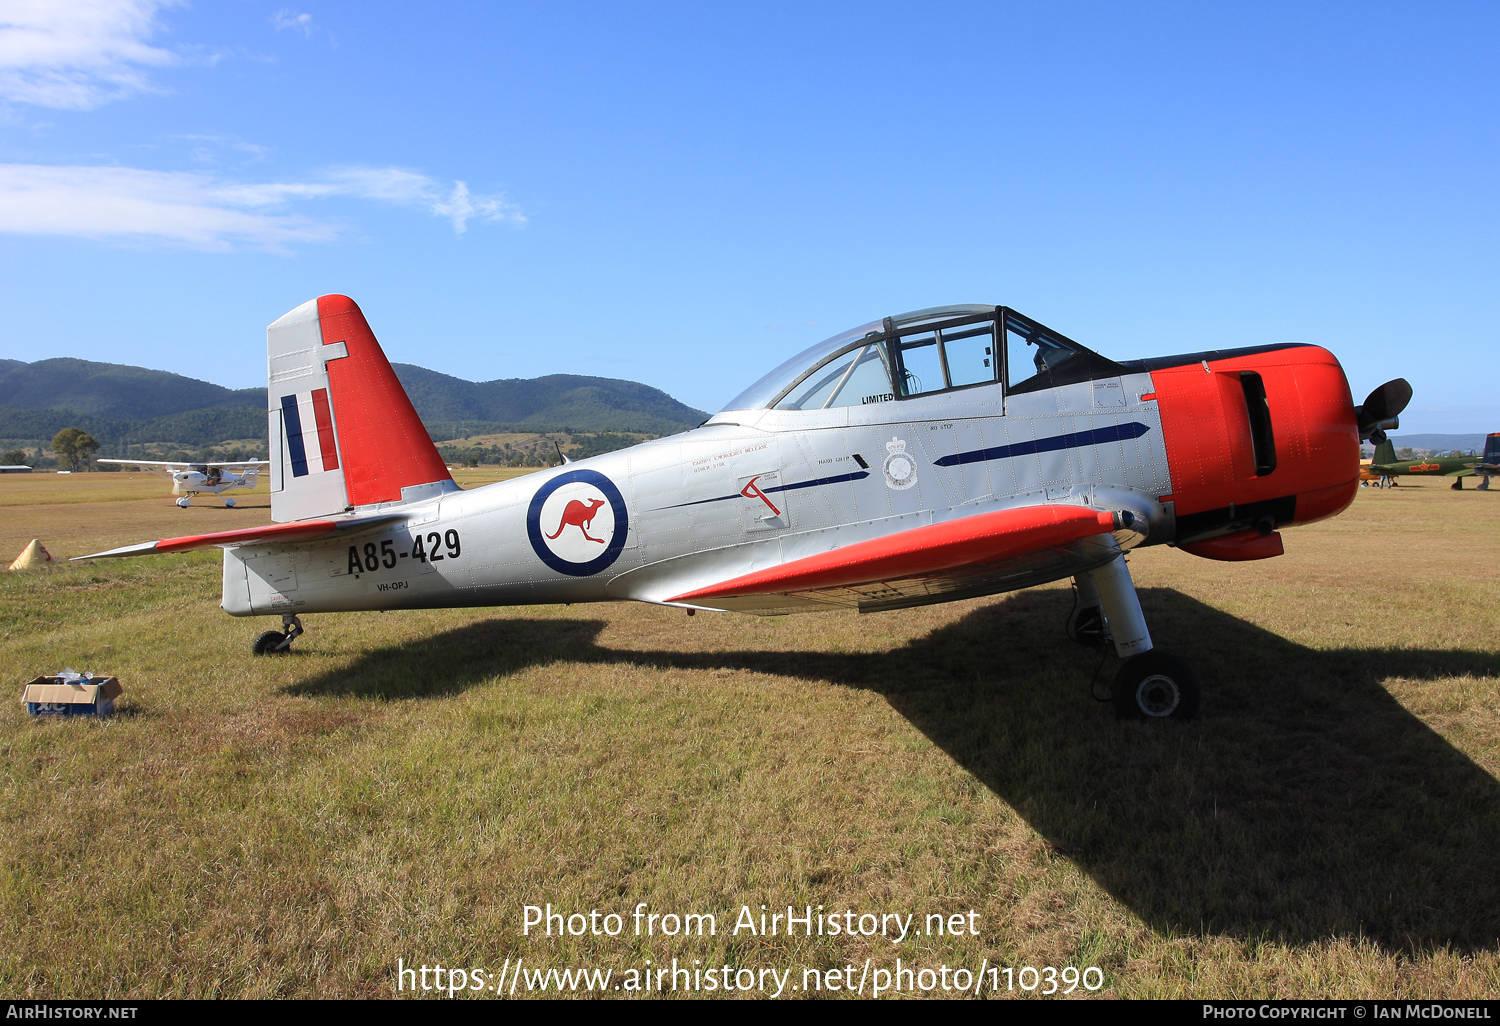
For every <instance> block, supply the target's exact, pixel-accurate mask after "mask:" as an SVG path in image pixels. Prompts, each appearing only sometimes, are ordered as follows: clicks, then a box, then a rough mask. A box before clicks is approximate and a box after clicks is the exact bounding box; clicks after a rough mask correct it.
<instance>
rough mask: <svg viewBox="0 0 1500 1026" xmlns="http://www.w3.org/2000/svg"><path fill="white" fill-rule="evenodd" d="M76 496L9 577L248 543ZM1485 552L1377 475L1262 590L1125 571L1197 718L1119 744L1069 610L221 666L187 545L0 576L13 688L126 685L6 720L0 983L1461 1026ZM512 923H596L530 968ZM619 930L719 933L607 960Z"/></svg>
mask: <svg viewBox="0 0 1500 1026" xmlns="http://www.w3.org/2000/svg"><path fill="white" fill-rule="evenodd" d="M494 473H495V472H494V471H485V472H479V474H480V476H478V477H475V478H474V479H473V480H472V481H469V482H468V483H469V484H471V485H472V484H479V483H483V482H484V481H488V480H493V479H494V477H493V475H494ZM485 474H488V475H490V476H488V477H485V476H484V475H485ZM90 477H91V478H96V479H102V478H104V477H105V475H90ZM109 477H110V478H112V479H114V480H111V481H96V480H88V479H84V480H82V481H80V480H70V479H68V478H56V477H55V476H51V475H48V476H47V477H42V476H37V477H35V478H31V479H27V480H25V481H24V482H22V485H21V488H22V489H27V490H26V491H24V492H23V491H21V490H16V491H8V492H7V491H6V489H8V488H9V487H10V485H11V482H10V481H8V480H3V479H0V505H4V507H5V508H4V509H3V510H0V524H3V533H0V540H3V543H4V544H5V545H6V546H8V549H7V550H6V551H12V550H13V551H19V549H20V546H21V545H23V544H24V543H25V542H26V541H28V540H30V538H31V537H33V536H37V537H40V538H41V539H42V541H43V542H44V543H45V544H47V545H48V546H49V548H50V549H51V550H52V551H53V553H54V555H72V554H76V553H78V552H83V551H92V550H93V549H94V548H95V547H99V548H102V547H107V546H110V545H119V544H125V543H128V542H132V541H141V540H145V539H149V538H154V537H162V536H164V535H169V534H185V533H195V532H197V531H199V530H213V529H219V527H220V525H221V524H233V525H239V524H242V523H249V522H253V521H254V519H255V518H259V519H262V520H263V519H265V518H266V517H267V516H268V512H269V511H268V510H267V509H266V508H265V504H266V502H267V499H266V498H265V496H263V495H249V496H246V497H245V499H244V503H243V507H242V508H241V509H240V510H238V511H225V510H222V509H218V508H216V507H217V503H216V502H215V500H212V499H209V500H206V501H205V502H204V504H203V506H202V508H199V507H195V508H193V509H190V510H186V511H183V510H178V509H176V508H175V507H171V506H170V505H169V500H168V499H166V498H164V497H163V496H164V495H165V489H164V488H163V487H162V486H161V483H160V482H157V483H156V488H157V493H160V494H157V493H150V494H145V493H141V492H139V491H137V490H135V489H136V483H135V482H128V481H123V480H120V478H122V477H123V475H109ZM23 499H24V500H25V501H22V500H23ZM181 525H190V526H187V527H183V526H181ZM1497 527H1500V494H1484V493H1475V492H1473V491H1472V490H1468V491H1465V492H1463V493H1453V492H1451V491H1449V490H1448V489H1447V488H1446V487H1444V486H1443V485H1442V483H1441V482H1438V483H1433V484H1428V483H1422V484H1414V485H1405V484H1403V485H1402V486H1401V487H1400V488H1398V489H1394V490H1390V491H1383V492H1382V491H1368V490H1366V491H1361V492H1360V494H1359V496H1358V498H1357V499H1356V501H1355V504H1354V506H1353V508H1352V509H1350V510H1349V511H1348V512H1347V513H1345V514H1344V515H1343V516H1341V517H1339V518H1337V519H1335V520H1333V521H1330V522H1327V523H1324V524H1320V525H1314V526H1312V527H1308V528H1299V529H1294V530H1291V531H1289V532H1287V533H1286V534H1285V536H1284V537H1285V540H1286V547H1287V555H1285V556H1284V557H1281V558H1278V559H1273V560H1266V561H1264V562H1259V563H1249V564H1227V563H1215V562H1211V561H1207V560H1201V559H1196V558H1193V557H1190V556H1188V555H1186V554H1184V553H1181V552H1178V551H1175V550H1168V549H1165V548H1161V549H1151V550H1147V551H1142V552H1139V553H1137V554H1136V555H1134V556H1133V557H1132V560H1131V567H1132V571H1133V573H1134V575H1135V578H1136V581H1137V584H1138V585H1139V586H1140V588H1141V589H1142V601H1143V604H1144V606H1145V608H1146V612H1147V616H1148V619H1149V622H1150V624H1151V628H1152V631H1153V634H1154V636H1155V638H1156V640H1157V643H1158V645H1160V646H1161V647H1163V648H1167V649H1170V650H1172V651H1174V652H1176V653H1177V654H1179V655H1181V656H1183V657H1185V658H1186V659H1188V660H1189V661H1191V662H1192V663H1193V664H1194V665H1195V666H1196V667H1197V669H1198V670H1199V672H1200V675H1201V676H1202V677H1203V680H1204V688H1205V696H1204V701H1203V712H1202V716H1201V718H1200V719H1199V720H1198V721H1196V722H1194V723H1190V724H1165V725H1162V724H1158V725H1150V726H1147V725H1139V724H1119V723H1116V722H1115V721H1114V720H1113V719H1112V718H1111V717H1110V715H1109V713H1108V711H1107V707H1106V706H1102V705H1099V704H1097V703H1095V702H1093V701H1091V700H1090V697H1089V681H1090V678H1091V676H1092V675H1093V674H1094V672H1095V669H1096V667H1097V666H1098V661H1099V657H1098V655H1097V654H1096V653H1094V652H1092V651H1091V650H1086V649H1083V648H1079V647H1077V646H1075V645H1073V644H1072V643H1070V642H1068V641H1067V640H1066V639H1065V638H1064V637H1063V629H1062V626H1063V620H1064V617H1065V615H1066V614H1067V612H1068V610H1069V606H1070V594H1069V591H1068V589H1067V588H1066V587H1065V586H1053V587H1047V588H1039V589H1033V590H1029V591H1025V592H1020V593H1016V594H1013V595H1009V596H1000V597H996V598H992V599H984V600H976V601H968V602H960V603H954V604H950V605H945V606H936V607H929V608H926V609H918V610H908V611H901V612H889V613H880V614H875V615H870V616H864V617H860V616H857V615H854V614H845V613H825V614H818V615H811V616H802V617H786V618H776V619H761V618H754V617H739V616H733V615H728V614H725V615H709V614H700V615H698V616H695V617H692V618H688V617H686V616H684V615H683V613H682V612H681V611H679V610H669V609H664V608H659V607H650V606H640V605H630V604H619V605H597V606H572V607H529V608H513V609H494V610H458V611H435V612H421V613H401V614H397V613H392V614H347V615H326V616H313V617H308V633H307V635H306V636H305V637H304V638H302V639H301V640H300V641H299V642H298V649H297V651H296V652H295V653H294V654H292V655H290V656H288V657H284V658H272V659H252V658H251V657H250V656H249V643H250V640H251V638H252V637H253V636H254V634H255V633H256V632H257V631H258V630H261V629H264V628H266V627H269V626H271V625H272V624H273V621H271V620H237V619H232V618H229V617H226V616H224V615H223V614H222V613H220V612H219V610H218V609H217V608H216V603H217V601H218V589H219V568H218V554H217V553H216V552H212V553H200V554H189V555H184V556H163V557H151V558H148V559H140V560H131V561H119V562H110V563H100V564H95V565H83V564H72V565H65V566H60V567H57V568H55V569H49V570H44V571H39V572H35V573H27V574H0V631H3V637H0V655H3V665H4V666H5V667H6V671H5V673H6V676H7V679H8V680H9V681H10V683H11V685H12V686H13V687H14V688H15V692H13V693H18V692H19V686H20V684H21V683H23V682H24V681H25V680H27V679H29V678H31V677H32V676H35V675H37V674H41V673H45V672H51V671H54V670H56V669H59V668H61V667H63V666H65V665H68V666H73V667H75V668H78V669H85V668H88V669H92V670H95V671H98V672H108V673H113V674H117V675H118V676H119V677H120V678H121V680H122V681H123V683H124V685H125V688H126V691H125V695H124V696H123V699H122V702H121V711H120V713H119V714H118V715H117V716H116V717H114V718H113V719H112V720H110V721H107V722H105V723H102V724H100V723H87V722H36V721H32V720H30V719H29V718H28V717H27V716H26V715H25V711H24V708H23V707H22V706H21V705H20V704H19V703H17V702H15V701H12V702H10V703H8V704H4V705H0V779H3V787H4V802H3V805H0V817H3V818H0V874H3V878H0V938H3V943H0V993H3V994H5V995H7V996H13V997H21V996H26V997H38V998H41V997H63V996H75V995H91V996H111V997H124V996H137V997H148V996H253V997H269V996H360V997H378V996H387V995H391V994H392V993H393V990H394V987H395V986H396V982H397V978H396V965H397V959H398V958H400V959H402V960H404V964H405V965H408V966H410V965H413V964H423V963H425V964H429V965H431V964H434V963H441V964H442V965H443V966H444V967H453V966H456V967H465V968H478V969H484V970H487V971H489V972H490V973H499V972H500V971H501V969H502V966H503V965H505V964H507V963H506V960H507V959H510V960H511V963H510V964H511V965H512V966H513V965H514V960H515V959H518V958H519V959H523V960H524V964H525V965H526V967H527V968H528V969H529V968H539V969H544V968H549V967H556V968H563V967H579V968H595V967H597V968H599V969H606V968H607V969H610V970H612V971H613V972H614V973H615V974H616V975H615V976H614V977H613V979H614V981H615V982H619V981H620V980H621V979H622V977H621V975H620V974H621V973H623V972H625V971H626V970H629V969H631V968H636V969H640V968H643V967H644V965H645V962H646V960H647V959H649V960H651V962H652V965H653V966H654V967H659V966H662V965H664V964H668V965H669V964H670V962H671V960H672V959H673V958H674V957H675V958H677V959H678V960H679V963H681V964H682V965H684V966H688V965H691V964H692V963H694V961H695V960H696V961H697V962H698V963H701V966H702V967H705V968H706V967H709V966H717V965H722V964H725V963H727V964H729V965H730V966H731V968H732V969H739V968H742V967H744V968H750V969H762V968H767V967H771V968H775V969H776V970H777V971H778V972H784V971H787V970H790V971H791V976H790V978H789V982H788V985H787V986H788V990H787V992H786V995H789V996H802V995H803V994H805V991H800V990H798V991H792V990H791V989H790V988H791V987H797V986H801V985H802V984H803V983H804V981H805V980H806V979H807V977H805V976H804V975H803V970H804V969H805V968H815V969H821V970H830V969H835V968H838V969H842V968H843V967H845V966H852V967H853V970H852V977H853V980H854V981H858V979H859V978H860V974H861V967H862V966H864V965H865V962H866V959H869V960H870V965H871V966H873V967H874V968H877V969H881V968H883V969H886V970H890V969H894V968H895V962H896V959H897V958H898V957H899V958H901V959H902V960H903V964H904V965H905V966H907V967H917V968H931V969H934V970H936V969H938V967H939V966H941V965H944V964H946V965H947V966H949V967H954V966H965V967H968V968H969V970H970V971H973V970H975V969H978V968H979V967H980V966H981V965H982V964H988V965H990V966H995V965H999V966H1001V967H1011V968H1013V969H1020V968H1021V967H1023V966H1028V965H1029V966H1036V967H1045V966H1053V967H1057V968H1062V967H1066V966H1074V967H1085V966H1097V967H1099V968H1100V969H1101V970H1102V971H1103V979H1104V986H1103V988H1102V989H1100V990H1099V991H1097V993H1100V994H1104V995H1110V996H1126V997H1155V996H1160V997H1209V996H1216V997H1263V996H1269V997H1299V996H1345V997H1348V996H1360V997H1409V998H1429V997H1494V996H1496V995H1497V994H1500V782H1497V773H1500V612H1497V609H1496V602H1495V598H1496V595H1495V583H1494V582H1495V568H1496V566H1497V564H1500V531H1497ZM1113 667H1114V662H1113V659H1111V660H1110V661H1109V662H1108V663H1106V665H1105V666H1104V668H1103V672H1104V674H1105V675H1108V674H1109V673H1111V672H1112V670H1113ZM549 902H550V903H551V904H552V906H553V907H554V909H560V910H563V911H565V912H582V913H585V914H587V913H588V912H589V911H590V910H591V909H598V910H599V911H600V912H601V914H603V913H608V912H613V913H617V914H620V915H622V916H624V917H625V918H624V920H623V922H624V924H625V927H624V932H623V933H622V934H621V935H620V936H618V937H607V936H593V935H585V936H566V937H558V936H553V937H551V938H547V937H545V936H536V935H530V936H523V934H522V915H523V907H524V906H526V905H542V904H545V903H549ZM641 902H645V903H647V904H648V906H649V908H648V911H649V912H659V913H669V912H670V913H677V914H679V915H680V914H684V913H688V912H698V913H714V914H715V915H716V916H717V931H716V934H715V935H714V936H712V937H707V936H704V937H699V936H693V937H684V936H680V935H679V936H677V937H662V936H660V935H654V936H651V937H637V936H634V935H633V930H632V926H631V919H630V912H631V911H632V910H633V909H634V908H635V907H636V906H637V904H638V903H641ZM788 904H791V905H794V906H796V907H797V908H798V909H799V910H800V909H802V908H803V907H804V906H806V905H812V906H815V907H816V906H819V905H821V906H824V909H825V912H831V911H834V910H837V911H839V912H843V911H844V910H846V909H852V910H853V911H854V912H855V913H856V916H857V915H858V914H861V913H872V914H883V913H900V914H902V915H905V914H908V913H914V914H915V916H916V918H915V920H914V922H915V923H916V924H917V925H918V926H919V927H920V925H921V924H922V923H924V922H925V921H926V920H925V917H926V916H927V915H928V914H932V913H943V914H952V913H968V912H969V911H970V910H973V912H974V913H975V917H974V919H973V920H967V919H966V920H965V922H966V923H968V922H972V923H974V924H975V925H976V928H977V936H973V935H969V934H967V933H965V934H964V935H959V936H941V937H939V936H932V935H919V936H909V937H908V938H907V939H906V940H905V941H904V942H902V943H900V944H895V943H893V942H892V941H891V940H888V939H885V938H883V937H880V936H874V937H870V936H855V937H852V938H851V937H846V936H838V937H832V936H823V937H817V936H814V937H810V938H809V937H802V936H796V937H787V936H785V935H781V934H779V935H777V936H760V935H758V934H757V935H752V934H749V933H748V932H747V931H744V930H741V931H740V932H739V933H737V934H735V933H732V932H731V931H732V928H733V925H734V923H735V921H736V918H737V916H738V914H739V911H740V909H741V906H749V907H750V909H751V910H752V912H753V913H754V914H756V915H757V916H758V915H759V911H760V906H762V905H766V906H770V911H775V910H777V908H778V906H779V907H780V908H781V909H782V910H783V911H784V908H785V906H786V905H788ZM491 979H493V977H491ZM822 979H823V980H824V982H825V983H826V982H828V977H826V976H825V977H823V978H822ZM1013 979H1014V977H1013ZM987 980H988V978H986V981H987ZM998 980H999V984H1000V987H1001V994H1002V995H1004V994H1005V990H1004V988H1005V983H1006V977H1005V976H1004V975H1000V976H999V977H998ZM772 989H774V988H772ZM985 989H986V991H987V990H988V983H987V982H986V985H985ZM525 992H526V985H525V984H524V983H523V984H522V987H521V989H520V990H519V991H518V992H517V995H518V996H519V995H520V994H522V993H525ZM622 993H623V992H622ZM720 993H722V992H720ZM820 993H822V994H823V995H825V996H833V992H832V991H830V990H827V989H825V990H823V991H821V992H820ZM838 993H839V994H840V995H842V994H843V993H844V992H843V991H839V992H838ZM865 993H866V994H868V993H869V987H868V986H867V987H866V990H865ZM930 993H936V994H941V993H942V990H941V988H938V989H935V990H934V991H931V992H930ZM1010 993H1011V994H1013V995H1014V996H1024V992H1023V991H1021V990H1020V989H1016V990H1014V991H1012V992H1010ZM1081 993H1082V991H1081V989H1080V990H1079V991H1077V992H1075V996H1077V995H1078V994H1081Z"/></svg>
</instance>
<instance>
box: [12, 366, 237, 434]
mask: <svg viewBox="0 0 1500 1026" xmlns="http://www.w3.org/2000/svg"><path fill="white" fill-rule="evenodd" d="M0 405H4V406H17V407H20V408H21V409H25V410H68V411H71V412H74V413H87V414H91V415H93V416H95V417H108V418H111V419H114V420H151V419H153V418H156V417H166V416H169V415H171V414H174V413H185V412H187V411H188V410H202V409H207V408H208V407H210V406H228V407H243V406H249V407H255V408H258V409H265V406H266V390H265V389H264V388H240V389H233V388H225V387H224V386H222V385H215V384H212V383H211V382H208V381H199V380H198V379H197V378H189V377H186V376H184V375H181V374H173V373H172V372H171V371H159V370H148V369H147V368H145V367H131V366H127V365H125V364H119V363H95V362H93V361H91V360H75V359H73V358H71V357H59V358H57V359H52V360H38V361H37V362H36V363H22V362H21V361H20V360H0Z"/></svg>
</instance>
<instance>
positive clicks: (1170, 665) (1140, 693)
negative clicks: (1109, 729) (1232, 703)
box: [1110, 649, 1203, 720]
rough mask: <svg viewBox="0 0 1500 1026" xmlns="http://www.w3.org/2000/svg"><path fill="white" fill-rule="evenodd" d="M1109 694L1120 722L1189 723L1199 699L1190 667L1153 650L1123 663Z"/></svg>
mask: <svg viewBox="0 0 1500 1026" xmlns="http://www.w3.org/2000/svg"><path fill="white" fill-rule="evenodd" d="M1110 691H1111V694H1112V695H1113V701H1114V706H1115V716H1117V717H1118V718H1120V719H1122V720H1190V719H1192V718H1193V717H1194V716H1196V715H1198V703H1199V701H1201V699H1202V697H1203V689H1202V687H1201V686H1200V685H1199V684H1198V675H1197V674H1196V673H1194V672H1193V669H1192V667H1190V666H1189V665H1188V664H1187V663H1185V662H1183V661H1182V660H1181V659H1178V658H1177V657H1176V656H1174V655H1168V654H1167V653H1166V652H1160V651H1157V650H1155V649H1153V650H1152V651H1150V652H1142V653H1141V654H1140V655H1138V656H1131V657H1130V658H1129V659H1127V660H1125V664H1124V665H1123V666H1121V667H1120V672H1119V673H1117V674H1115V682H1114V685H1113V686H1112V687H1111V689H1110Z"/></svg>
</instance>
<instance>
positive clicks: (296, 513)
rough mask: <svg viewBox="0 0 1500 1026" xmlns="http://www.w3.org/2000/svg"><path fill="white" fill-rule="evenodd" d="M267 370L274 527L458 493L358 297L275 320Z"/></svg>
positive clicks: (323, 302)
mask: <svg viewBox="0 0 1500 1026" xmlns="http://www.w3.org/2000/svg"><path fill="white" fill-rule="evenodd" d="M266 365H267V375H266V379H267V384H268V388H267V399H268V403H269V406H270V409H269V421H270V423H269V428H270V442H271V519H272V520H274V521H277V522H278V523H284V522H286V521H291V520H306V519H308V518H310V517H322V516H329V515H331V514H336V513H343V512H352V511H353V510H355V509H359V508H361V507H370V506H378V505H380V504H383V503H399V502H415V501H417V500H419V499H423V498H427V497H428V496H431V495H441V494H442V493H444V492H448V491H456V490H457V488H458V486H457V485H456V484H454V483H453V477H452V475H450V474H449V473H448V468H447V467H445V466H444V465H443V459H442V457H441V456H439V455H438V451H437V448H436V447H435V446H434V445H433V444H432V439H431V438H429V437H428V435H427V429H426V428H424V427H423V426H422V421H421V418H419V417H418V416H417V411H416V410H415V409H414V408H413V407H412V405H411V400H410V399H408V398H407V396H406V390H405V389H403V388H402V387H401V382H400V381H399V380H397V378H396V372H395V371H394V370H392V369H391V365H390V361H388V360H387V359H386V358H385V353H384V352H382V351H381V349H380V343H379V342H377V341H375V334H374V332H372V331H371V330H370V326H369V325H368V324H367V323H366V322H365V315H364V314H363V313H361V312H360V309H359V306H358V305H356V304H355V302H354V300H352V299H350V298H349V297H347V296H320V297H319V298H317V299H314V300H311V301H309V302H306V303H303V304H302V305H301V306H299V307H297V309H295V310H293V311H291V312H290V313H288V314H286V315H285V316H284V317H282V318H280V319H279V320H277V321H276V322H275V323H274V324H272V325H271V326H270V327H268V328H267V329H266Z"/></svg>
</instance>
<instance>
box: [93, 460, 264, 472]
mask: <svg viewBox="0 0 1500 1026" xmlns="http://www.w3.org/2000/svg"><path fill="white" fill-rule="evenodd" d="M94 462H95V463H118V464H120V465H122V466H131V467H144V468H147V469H150V468H151V467H166V468H169V469H171V468H176V469H179V470H187V469H188V468H189V467H224V468H228V469H238V468H240V467H243V468H245V469H246V470H248V469H250V468H251V467H269V466H270V465H271V461H270V460H241V461H240V462H238V463H204V462H199V461H197V460H188V461H186V462H184V461H182V460H175V461H171V462H163V461H161V460H102V459H101V460H95V461H94Z"/></svg>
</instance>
